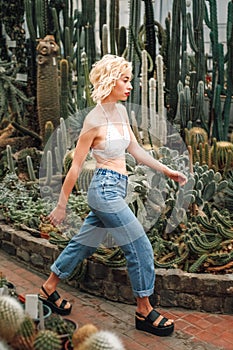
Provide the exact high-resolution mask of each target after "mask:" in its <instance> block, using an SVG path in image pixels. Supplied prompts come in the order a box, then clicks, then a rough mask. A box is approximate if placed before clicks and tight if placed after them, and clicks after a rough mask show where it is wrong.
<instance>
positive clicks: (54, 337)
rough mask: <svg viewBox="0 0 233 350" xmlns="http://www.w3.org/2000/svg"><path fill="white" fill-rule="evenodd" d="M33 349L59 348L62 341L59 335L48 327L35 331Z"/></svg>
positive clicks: (59, 349) (58, 349)
mask: <svg viewBox="0 0 233 350" xmlns="http://www.w3.org/2000/svg"><path fill="white" fill-rule="evenodd" d="M34 349H35V350H61V349H62V343H61V339H60V337H59V335H58V334H57V333H55V332H53V331H50V330H48V329H45V330H41V331H39V332H38V333H37V335H36V338H35V341H34Z"/></svg>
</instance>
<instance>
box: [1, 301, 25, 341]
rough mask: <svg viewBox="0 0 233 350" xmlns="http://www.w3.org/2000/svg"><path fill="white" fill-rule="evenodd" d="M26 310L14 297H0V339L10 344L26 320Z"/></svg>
mask: <svg viewBox="0 0 233 350" xmlns="http://www.w3.org/2000/svg"><path fill="white" fill-rule="evenodd" d="M24 316H25V314H24V309H23V307H22V305H21V304H20V303H19V302H18V301H17V300H16V299H15V298H13V297H11V296H8V295H5V296H1V297H0V338H1V339H3V340H5V341H6V342H10V341H11V340H12V339H13V338H14V336H15V334H16V332H17V331H18V329H19V327H20V325H21V323H22V322H23V320H24Z"/></svg>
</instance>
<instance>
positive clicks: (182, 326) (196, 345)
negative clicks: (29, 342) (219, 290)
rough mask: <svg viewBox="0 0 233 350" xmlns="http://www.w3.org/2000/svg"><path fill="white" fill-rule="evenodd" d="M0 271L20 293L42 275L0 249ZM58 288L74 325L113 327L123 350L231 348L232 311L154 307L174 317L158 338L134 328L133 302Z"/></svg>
mask: <svg viewBox="0 0 233 350" xmlns="http://www.w3.org/2000/svg"><path fill="white" fill-rule="evenodd" d="M0 271H1V272H3V274H5V275H6V276H7V278H8V280H10V281H11V282H12V283H14V284H15V286H16V288H17V292H18V293H19V294H22V295H25V294H27V293H38V289H39V287H40V286H41V284H42V283H43V281H44V279H45V278H46V276H45V275H43V274H40V273H38V272H35V271H33V270H32V269H31V268H30V266H26V265H25V264H22V263H21V262H18V261H17V260H16V259H15V258H13V257H12V256H10V255H8V254H6V253H5V252H3V251H2V250H1V249H0ZM58 291H59V292H60V294H62V296H63V297H65V298H67V299H69V300H70V301H71V302H72V303H73V309H72V313H71V315H70V316H69V318H70V319H72V320H73V321H75V322H76V323H77V325H78V326H82V325H84V324H86V323H93V324H95V325H96V326H97V327H98V328H99V329H108V330H111V331H114V332H115V333H116V334H117V335H118V336H119V337H120V338H121V339H122V341H123V343H124V345H125V348H126V350H134V349H135V350H146V349H147V350H165V349H166V350H233V315H221V314H210V313H202V312H197V311H190V310H186V309H181V308H169V309H168V308H167V309H162V310H160V309H158V311H161V312H162V313H163V314H164V315H165V316H167V317H169V318H173V319H174V320H175V332H174V333H173V334H172V335H171V336H169V337H162V338H161V337H156V336H153V335H151V334H147V333H144V332H141V331H137V330H136V329H135V327H134V312H135V307H134V306H133V305H126V304H123V303H117V302H111V301H108V300H105V299H104V298H99V297H96V296H92V295H90V294H87V293H84V292H81V291H79V290H76V289H74V288H72V287H70V286H68V285H66V284H64V283H62V284H60V285H59V289H58Z"/></svg>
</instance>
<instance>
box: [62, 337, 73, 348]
mask: <svg viewBox="0 0 233 350" xmlns="http://www.w3.org/2000/svg"><path fill="white" fill-rule="evenodd" d="M62 350H73V346H72V344H71V342H70V341H69V339H67V341H66V342H65V343H64V345H63V348H62Z"/></svg>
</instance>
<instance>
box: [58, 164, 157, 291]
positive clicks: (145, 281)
mask: <svg viewBox="0 0 233 350" xmlns="http://www.w3.org/2000/svg"><path fill="white" fill-rule="evenodd" d="M127 184H128V178H127V176H125V175H122V174H119V173H117V172H115V171H112V170H108V169H97V170H96V171H95V174H94V176H93V179H92V181H91V184H90V187H89V189H88V205H89V207H90V209H91V211H90V213H89V214H88V216H87V217H86V218H85V221H84V223H83V225H82V227H81V229H80V231H79V233H78V234H76V235H74V236H73V237H72V239H71V240H70V242H69V244H68V245H67V247H66V248H65V249H64V250H63V251H62V252H61V254H60V255H59V257H58V258H57V260H56V261H55V262H54V264H53V265H52V266H51V271H53V272H54V273H55V274H56V275H57V276H58V277H59V278H60V279H65V278H67V277H69V276H70V275H71V273H72V272H73V270H74V269H75V268H76V267H77V265H78V264H79V263H80V262H82V261H83V259H85V258H87V257H89V256H91V255H92V254H93V253H94V252H95V251H96V249H97V247H98V246H99V245H100V244H101V243H103V242H104V245H105V246H106V245H112V246H114V245H118V246H120V247H121V249H122V251H123V252H124V255H125V258H126V261H127V269H128V274H129V278H130V282H131V285H132V289H133V294H134V296H135V297H146V296H150V295H151V294H153V291H154V283H155V271H154V254H153V249H152V246H151V243H150V241H149V239H148V237H147V235H146V233H145V231H144V229H143V227H142V225H141V224H140V222H139V221H138V219H137V218H136V216H135V215H134V214H133V212H132V210H131V209H130V208H129V206H128V204H127V203H126V201H125V200H124V198H125V197H126V194H127Z"/></svg>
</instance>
